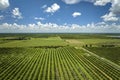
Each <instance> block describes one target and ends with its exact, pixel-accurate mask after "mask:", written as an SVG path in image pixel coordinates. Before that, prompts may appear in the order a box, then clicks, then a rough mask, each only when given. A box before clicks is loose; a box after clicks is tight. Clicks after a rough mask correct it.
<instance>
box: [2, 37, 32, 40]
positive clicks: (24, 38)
mask: <svg viewBox="0 0 120 80" xmlns="http://www.w3.org/2000/svg"><path fill="white" fill-rule="evenodd" d="M30 39H31V38H30V37H10V38H5V39H4V40H30Z"/></svg>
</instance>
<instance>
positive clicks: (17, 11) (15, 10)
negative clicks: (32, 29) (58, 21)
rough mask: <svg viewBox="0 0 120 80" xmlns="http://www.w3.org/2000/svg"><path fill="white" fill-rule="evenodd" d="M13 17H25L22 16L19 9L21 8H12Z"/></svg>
mask: <svg viewBox="0 0 120 80" xmlns="http://www.w3.org/2000/svg"><path fill="white" fill-rule="evenodd" d="M12 14H13V15H12V17H13V18H17V19H22V18H23V17H22V13H21V12H20V11H19V8H14V9H13V10H12Z"/></svg>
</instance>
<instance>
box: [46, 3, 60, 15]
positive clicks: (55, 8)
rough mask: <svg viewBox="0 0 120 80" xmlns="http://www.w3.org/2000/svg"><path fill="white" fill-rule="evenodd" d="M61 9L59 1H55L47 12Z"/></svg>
mask: <svg viewBox="0 0 120 80" xmlns="http://www.w3.org/2000/svg"><path fill="white" fill-rule="evenodd" d="M59 9H60V6H59V5H58V4H57V3H54V4H53V5H51V6H50V7H48V8H47V9H46V10H45V12H48V13H54V12H56V11H58V10H59Z"/></svg>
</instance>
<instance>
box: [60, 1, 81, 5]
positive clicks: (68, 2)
mask: <svg viewBox="0 0 120 80" xmlns="http://www.w3.org/2000/svg"><path fill="white" fill-rule="evenodd" d="M62 1H63V2H65V3H66V4H76V3H79V2H80V1H81V0H62Z"/></svg>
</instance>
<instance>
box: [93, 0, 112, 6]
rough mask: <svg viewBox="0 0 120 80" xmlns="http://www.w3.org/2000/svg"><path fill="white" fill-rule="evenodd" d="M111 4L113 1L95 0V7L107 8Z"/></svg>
mask: <svg viewBox="0 0 120 80" xmlns="http://www.w3.org/2000/svg"><path fill="white" fill-rule="evenodd" d="M109 2H111V0H95V2H94V5H100V6H105V5H106V4H107V3H109Z"/></svg>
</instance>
